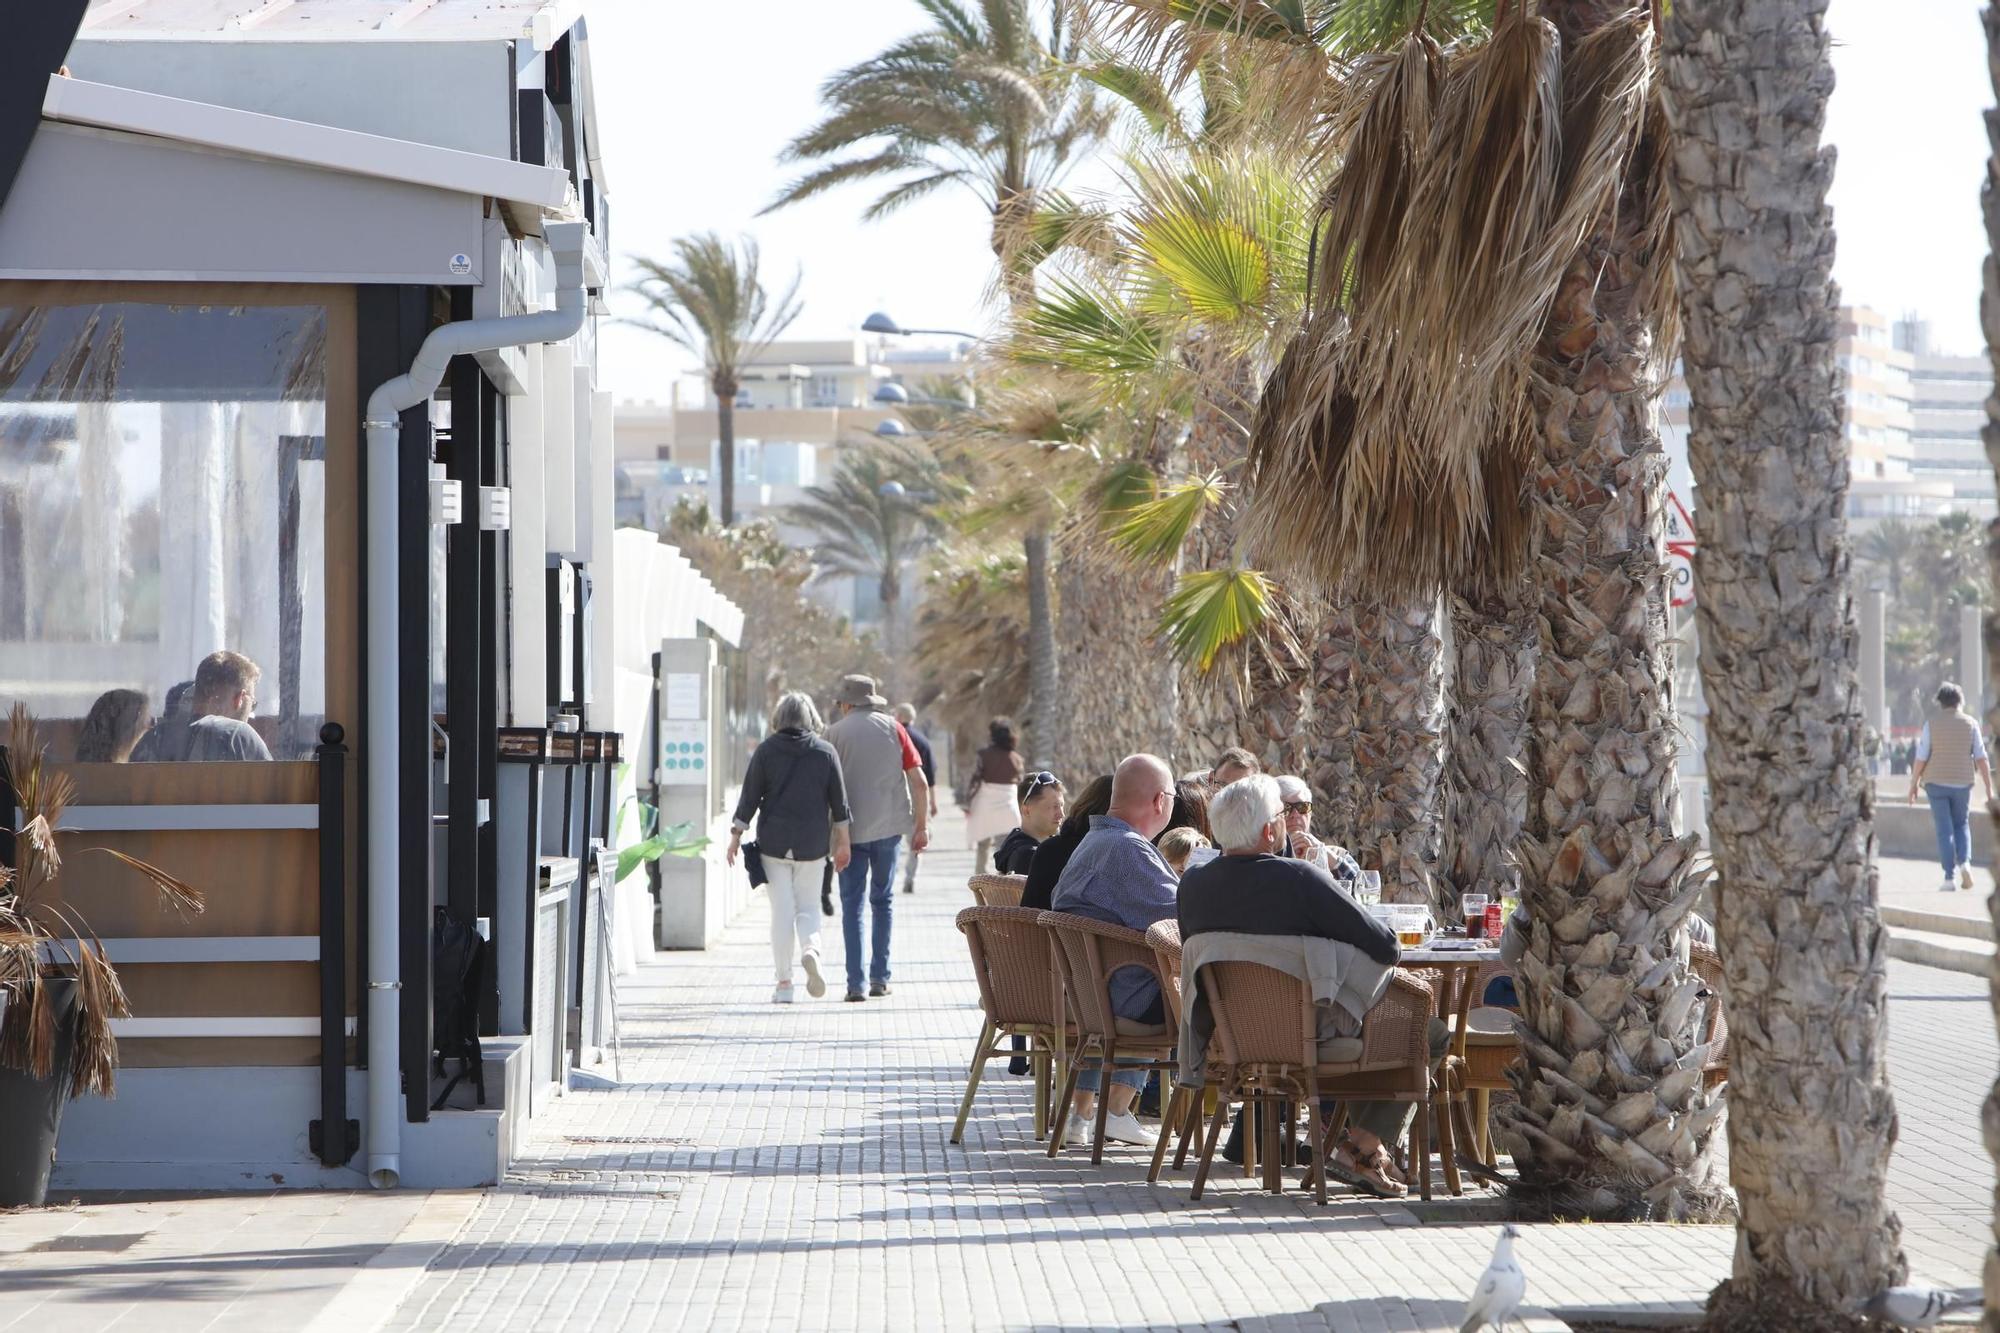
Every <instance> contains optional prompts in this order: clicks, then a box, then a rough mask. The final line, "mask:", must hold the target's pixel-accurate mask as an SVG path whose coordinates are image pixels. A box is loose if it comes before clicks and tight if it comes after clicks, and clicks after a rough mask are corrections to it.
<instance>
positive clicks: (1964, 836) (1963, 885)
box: [1910, 681, 1993, 893]
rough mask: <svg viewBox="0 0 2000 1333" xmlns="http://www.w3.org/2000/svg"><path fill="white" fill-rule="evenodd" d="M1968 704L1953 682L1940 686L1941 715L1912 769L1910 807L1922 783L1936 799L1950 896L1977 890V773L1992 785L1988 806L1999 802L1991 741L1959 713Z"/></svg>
mask: <svg viewBox="0 0 2000 1333" xmlns="http://www.w3.org/2000/svg"><path fill="white" fill-rule="evenodd" d="M1964 702H1965V695H1964V694H1963V693H1961V692H1960V690H1959V688H1958V686H1956V685H1954V684H1952V683H1951V682H1950V681H1946V682H1945V683H1944V684H1942V685H1940V686H1938V692H1937V704H1938V711H1937V712H1935V713H1933V714H1931V718H1930V721H1928V722H1926V723H1924V730H1923V734H1922V735H1920V736H1918V737H1917V762H1916V763H1915V765H1913V766H1912V767H1911V769H1910V803H1911V804H1912V805H1914V804H1916V800H1917V788H1918V786H1919V785H1921V786H1922V787H1923V790H1924V794H1925V795H1926V796H1927V797H1929V798H1930V803H1931V822H1933V823H1934V824H1936V825H1937V845H1938V861H1939V863H1940V864H1942V865H1943V866H1944V892H1946V893H1950V892H1952V891H1953V890H1955V889H1970V888H1971V887H1972V820H1971V815H1972V776H1973V774H1975V773H1977V774H1978V775H1979V780H1980V781H1981V782H1983V783H1985V784H1986V802H1987V804H1988V805H1991V804H1992V803H1993V768H1992V765H1990V764H1988V763H1987V761H1986V742H1985V740H1984V739H1983V738H1981V736H1980V734H1979V724H1978V723H1977V722H1975V721H1974V720H1973V719H1971V718H1969V717H1967V716H1966V715H1965V714H1964V713H1963V712H1961V711H1959V705H1960V704H1962V703H1964Z"/></svg>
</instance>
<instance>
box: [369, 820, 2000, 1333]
mask: <svg viewBox="0 0 2000 1333" xmlns="http://www.w3.org/2000/svg"><path fill="white" fill-rule="evenodd" d="M940 832H941V834H942V835H943V837H944V839H945V840H946V841H947V842H952V841H956V840H957V838H958V825H957V823H956V821H947V822H946V823H945V824H944V825H943V826H942V827H941V830H940ZM969 870H970V857H969V855H967V854H966V853H963V852H956V851H943V852H938V853H934V854H932V855H929V856H927V857H926V858H925V860H924V867H923V872H924V873H923V876H922V879H921V881H920V884H919V891H918V893H917V894H916V895H915V896H906V895H901V894H899V895H898V896H897V898H896V913H897V923H896V936H895V939H896V949H895V977H894V993H893V994H892V995H891V996H890V997H888V998H887V999H883V1000H871V1001H869V1002H867V1003H865V1004H846V1003H842V1002H841V1001H840V1000H839V999H838V997H837V988H836V994H835V995H830V996H829V997H828V998H827V999H825V1000H821V1001H807V1000H805V999H804V997H803V994H801V1002H800V1003H799V1004H797V1005H794V1006H791V1007H780V1006H776V1005H772V1004H770V1003H769V1002H768V996H769V987H770V980H769V959H768V953H767V948H768V946H767V944H766V943H765V940H766V934H765V932H766V924H765V919H764V912H765V910H766V908H765V905H764V903H763V901H762V899H761V897H760V898H759V899H758V900H757V901H755V902H754V903H753V904H752V906H751V908H750V909H749V911H748V912H747V913H746V914H745V916H744V917H743V919H741V920H740V921H738V922H736V923H735V924H734V925H733V926H732V928H731V929H730V931H729V932H728V935H727V937H726V939H725V940H724V941H723V942H722V943H721V944H720V945H719V946H718V947H716V948H714V949H711V950H709V951H707V952H705V953H691V954H677V955H670V956H666V957H664V958H663V959H662V960H661V961H659V962H658V963H656V964H654V965H651V966H649V967H647V968H646V969H644V971H643V973H642V974H641V975H640V976H638V977H635V978H630V979H627V980H625V981H624V982H621V985H620V991H621V995H622V997H623V1001H624V1009H623V1031H624V1048H623V1075H624V1079H625V1082H624V1084H623V1085H622V1086H620V1087H618V1088H616V1089H612V1090H589V1091H577V1092H574V1093H572V1094H571V1095H570V1096H569V1097H568V1098H567V1099H565V1100H564V1101H563V1102H562V1103H560V1104H559V1105H558V1106H557V1107H556V1108H555V1109H554V1111H553V1112H552V1113H551V1114H549V1115H548V1116H546V1117H543V1118H542V1119H541V1120H539V1121H538V1123H537V1126H536V1128H535V1131H534V1138H533V1140H532V1142H531V1143H530V1144H529V1146H528V1147H527V1150H526V1153H525V1156H524V1158H523V1159H522V1160H521V1162H520V1163H519V1165H518V1169H517V1170H516V1171H515V1173H514V1174H513V1176H512V1178H511V1179H510V1180H509V1181H508V1183H507V1184H506V1186H504V1187H503V1188H501V1189H499V1190H496V1191H493V1192H491V1193H489V1194H488V1195H487V1196H486V1197H485V1198H484V1199H483V1201H482V1202H481V1203H480V1204H479V1206H478V1207H477V1208H476V1210H475V1211H474V1212H473V1215H472V1217H471V1220H470V1221H469V1223H468V1224H467V1225H466V1226H465V1228H464V1229H463V1231H462V1232H460V1234H459V1235H458V1236H457V1237H456V1239H455V1240H454V1241H453V1242H452V1243H451V1244H449V1245H448V1246H446V1247H445V1248H444V1250H443V1251H442V1252H441V1253H440V1254H439V1255H438V1257H437V1259H436V1260H435V1261H434V1263H433V1264H432V1267H431V1270H430V1271H429V1272H428V1273H427V1274H426V1275H425V1276H424V1277H423V1279H422V1281H421V1282H420V1283H419V1284H418V1285H417V1286H416V1288H415V1289H414V1290H413V1291H412V1292H411V1294H410V1295H409V1296H408V1298H407V1299H405V1300H404V1302H403V1303H402V1305H401V1308H400V1309H399V1310H398V1311H397V1312H396V1315H395V1317H394V1319H393V1320H392V1322H391V1327H394V1328H399V1329H423V1330H430V1329H456V1328H467V1329H471V1328H480V1329H491V1328H522V1329H562V1328H580V1329H591V1330H611V1329H656V1328H688V1329H697V1328H699V1329H708V1328H714V1329H734V1328H745V1329H780V1328H783V1329H793V1328H796V1329H829V1330H831V1329H843V1330H844V1329H857V1330H858V1329H937V1328H963V1329H1021V1330H1054V1329H1083V1328H1122V1329H1140V1328H1168V1327H1194V1328H1233V1329H1242V1330H1257V1331H1258V1333H1263V1331H1264V1330H1280V1329H1340V1330H1390V1329H1397V1330H1419V1329H1452V1328H1456V1327H1457V1325H1458V1320H1459V1318H1460V1315H1461V1312H1462V1310H1463V1302H1464V1298H1465V1295H1466V1294H1467V1293H1468V1292H1469V1291H1470V1290H1471V1288H1472V1286H1473V1284H1474V1282H1475V1280H1476V1278H1477V1275H1478V1274H1479V1273H1480V1271H1481V1270H1482V1269H1483V1268H1484V1267H1485V1265H1486V1262H1487V1258H1488V1256H1489V1253H1490V1251H1491V1249H1492V1244H1493V1239H1494V1235H1495V1218H1496V1217H1497V1212H1496V1210H1495V1206H1494V1204H1493V1203H1492V1201H1491V1200H1490V1198H1488V1197H1485V1196H1480V1195H1477V1194H1474V1195H1472V1196H1470V1197H1468V1198H1467V1199H1464V1200H1444V1201H1439V1202H1435V1203H1433V1204H1431V1205H1428V1206H1411V1207H1405V1206H1402V1205H1397V1204H1379V1203H1373V1202H1364V1201H1361V1200H1359V1199H1357V1198H1356V1197H1354V1196H1352V1195H1336V1196H1335V1198H1334V1201H1333V1202H1332V1204H1331V1205H1330V1206H1328V1207H1326V1208H1323V1209H1322V1208H1320V1207H1317V1206H1315V1205H1314V1204H1313V1203H1312V1202H1311V1200H1310V1196H1307V1195H1301V1194H1298V1193H1296V1192H1295V1193H1292V1194H1290V1195H1288V1196H1286V1197H1284V1198H1272V1197H1271V1196H1268V1195H1265V1194H1262V1193H1260V1192H1258V1191H1256V1190H1255V1189H1254V1188H1252V1187H1251V1185H1250V1184H1249V1182H1247V1181H1245V1180H1244V1179H1243V1178H1242V1177H1241V1176H1240V1175H1228V1174H1225V1175H1223V1176H1222V1177H1221V1179H1220V1180H1219V1181H1218V1182H1217V1184H1216V1185H1215V1186H1214V1187H1213V1188H1212V1189H1211V1191H1210V1193H1209V1194H1208V1196H1207V1197H1206V1198H1205V1199H1204V1200H1203V1201H1202V1202H1200V1203H1193V1202H1190V1200H1189V1199H1188V1197H1187V1181H1188V1174H1187V1173H1185V1172H1184V1173H1181V1174H1179V1175H1174V1176H1170V1177H1168V1178H1166V1179H1165V1180H1163V1182H1162V1183H1161V1184H1160V1185H1159V1186H1157V1187H1148V1186H1147V1185H1146V1184H1145V1180H1144V1176H1145V1161H1144V1158H1143V1156H1142V1154H1140V1153H1139V1152H1138V1151H1137V1150H1135V1149H1120V1150H1117V1151H1115V1152H1113V1153H1111V1154H1108V1155H1107V1159H1106V1162H1105V1165H1104V1166H1103V1167H1102V1168H1093V1167H1091V1166H1090V1164H1089V1160H1088V1155H1087V1152H1086V1151H1085V1150H1084V1149H1082V1148H1080V1147H1079V1148H1072V1149H1070V1150H1069V1151H1067V1152H1065V1154H1064V1156H1063V1157H1062V1159H1061V1160H1059V1161H1054V1162H1052V1161H1050V1160H1049V1159H1048V1158H1047V1157H1046V1156H1044V1155H1043V1153H1042V1151H1041V1150H1040V1148H1039V1147H1038V1145H1036V1144H1035V1142H1034V1140H1033V1137H1032V1133H1031V1130H1030V1124H1029V1104H1028V1101H1029V1099H1028V1088H1027V1083H1026V1080H1022V1079H1013V1078H1009V1077H1008V1076H1006V1075H1005V1074H1004V1073H995V1075H994V1076H993V1077H992V1078H991V1079H990V1080H989V1083H988V1085H987V1086H986V1087H984V1088H982V1090H981V1094H980V1098H979V1101H978V1103H977V1105H976V1106H975V1110H974V1118H973V1121H972V1123H971V1125H970V1127H969V1129H968V1133H967V1142H966V1144H965V1146H964V1147H962V1148H960V1147H953V1146H951V1145H949V1144H947V1143H946V1141H945V1140H946V1135H947V1134H948V1133H949V1130H950V1122H951V1117H952V1115H953V1113H954V1111H955V1109H956V1105H957V1100H958V1097H959V1095H960V1092H961V1090H962V1088H963V1086H964V1083H963V1080H964V1062H965V1060H966V1059H967V1057H968V1053H969V1051H970V1048H971V1045H972V1042H973V1038H974V1036H975V1034H976V1033H977V1031H978V1028H979V1015H978V1010H977V1004H976V996H975V993H974V989H973V984H972V980H971V977H970V973H969V969H968V966H967V963H966V955H965V950H964V946H963V944H962V942H961V940H960V937H959V936H958V934H957V932H956V931H955V930H954V929H953V927H952V924H951V922H952V917H953V915H954V913H955V912H956V911H957V910H958V909H959V908H960V907H963V906H965V905H967V903H968V901H969V900H968V898H967V896H966V894H965V891H964V888H963V885H964V880H965V876H966V874H967V873H968V872H969ZM829 924H830V925H831V924H832V923H829ZM827 939H828V947H829V952H830V954H832V955H837V954H838V952H839V949H840V945H839V933H838V930H837V929H835V930H831V931H830V932H829V934H828V937H827ZM829 964H830V965H829V967H828V969H827V971H828V974H829V975H830V976H833V977H838V976H839V975H840V969H839V967H838V966H837V965H834V959H833V958H832V957H830V958H829ZM1891 978H1892V990H1893V993H1894V996H1895V998H1894V1000H1893V1002H1892V1005H1891V1014H1892V1024H1893V1027H1894V1049H1893V1062H1894V1075H1895V1078H1896V1081H1897V1084H1898V1088H1899V1091H1900V1092H1901V1093H1902V1096H1901V1098H1900V1101H1901V1106H1902V1142H1901V1147H1900V1149H1899V1152H1898V1157H1897V1166H1896V1175H1895V1182H1894V1193H1895V1201H1896V1205H1897V1207H1898V1209H1899V1210H1900V1212H1901V1215H1902V1218H1903V1222H1904V1228H1905V1236H1906V1240H1907V1243H1908V1246H1909V1249H1910V1252H1911V1257H1912V1261H1913V1264H1914V1266H1915V1267H1916V1269H1917V1270H1918V1271H1919V1273H1921V1274H1922V1275H1923V1276H1925V1277H1927V1278H1929V1279H1931V1280H1933V1281H1938V1282H1942V1283H1945V1284H1948V1285H1970V1284H1972V1283H1975V1282H1976V1281H1977V1274H1978V1267H1979V1262H1980V1256H1981V1246H1982V1243H1983V1240H1982V1237H1983V1234H1984V1227H1985V1224H1986V1218H1987V1217H1988V1215H1989V1210H1990V1207H1991V1202H1990V1201H1991V1197H1992V1196H1991V1193H1990V1187H1991V1184H1992V1177H1991V1171H1990V1167H1989V1164H1988V1161H1987V1158H1986V1156H1985V1154H1984V1152H1983V1151H1982V1150H1981V1148H1980V1145H1979V1140H1978V1134H1977V1129H1976V1120H1975V1117H1976V1112H1977V1107H1978V1103H1979V1100H1980V1098H1981V1097H1983V1096H1984V1094H1985V1091H1986V1086H1987V1080H1989V1079H1990V1078H1991V1077H1992V1075H1993V1071H1994V1069H1995V1066H1996V1046H1995V1041H1994V1031H1993V1023H1992V1020H1991V1017H1990V1013H1989V1011H1988V1010H1987V1008H1986V1006H1985V1003H1984V993H1983V989H1982V987H1981V983H1980V982H1979V981H1978V980H1977V979H1976V978H1972V977H1964V976H1957V975H1953V974H1949V973H1944V972H1938V971H1934V970H1931V969H1927V968H1918V967H1914V966H1910V965H1906V964H1900V963H1899V964H1892V974H1891ZM1732 1239H1733V1237H1732V1232H1731V1231H1730V1230H1729V1229H1728V1228H1716V1227H1665V1226H1643V1227H1642V1226H1538V1227H1532V1228H1528V1229H1527V1234H1526V1235H1525V1237H1524V1238H1523V1240H1522V1241H1521V1243H1520V1246H1519V1253H1520V1254H1521V1257H1522V1259H1523V1262H1524V1263H1525V1265H1526V1266H1527V1268H1528V1271H1529V1274H1530V1285H1529V1300H1530V1301H1531V1302H1532V1303H1533V1304H1535V1305H1536V1306H1538V1307H1542V1308H1544V1309H1553V1310H1556V1311H1558V1312H1560V1311H1564V1310H1570V1311H1574V1310H1579V1309H1590V1310H1596V1311H1613V1312H1617V1313H1621V1314H1627V1315H1635V1314H1641V1313H1644V1312H1649V1311H1651V1312H1660V1311H1670V1310H1675V1309H1680V1310H1691V1309H1692V1308H1694V1306H1695V1305H1696V1304H1697V1303H1698V1302H1699V1301H1701V1300H1702V1298H1703V1297H1704V1296H1705V1294H1706V1293H1707V1291H1708V1289H1709V1288H1710V1286H1711V1285H1712V1284H1713V1283H1714V1282H1715V1281H1716V1280H1718V1279H1719V1278H1720V1277H1722V1276H1724V1275H1725V1274H1726V1273H1727V1271H1728V1267H1729V1260H1730V1253H1731V1248H1732ZM1537 1326H1542V1327H1556V1328H1560V1327H1562V1325H1561V1324H1559V1323H1555V1324H1550V1323H1545V1322H1543V1321H1541V1320H1538V1321H1537Z"/></svg>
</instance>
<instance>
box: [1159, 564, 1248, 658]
mask: <svg viewBox="0 0 2000 1333" xmlns="http://www.w3.org/2000/svg"><path fill="white" fill-rule="evenodd" d="M1272 596H1273V590H1272V588H1271V584H1270V582H1269V580H1267V579H1266V578H1265V577H1264V576H1263V575H1262V574H1261V573H1259V572H1258V571H1256V570H1254V569H1202V570H1196V571H1194V572H1192V573H1188V574H1183V575H1181V576H1180V578H1179V579H1178V580H1177V581H1176V582H1175V584H1174V590H1173V592H1172V593H1171V594H1170V595H1169V596H1168V597H1167V604H1166V607H1165V609H1164V610H1163V611H1162V612H1161V615H1160V633H1161V635H1162V636H1163V637H1164V638H1165V639H1166V640H1167V643H1168V645H1169V646H1170V647H1171V648H1172V650H1173V654H1174V656H1175V657H1177V658H1178V659H1180V660H1181V661H1182V662H1185V663H1188V664H1190V665H1193V666H1195V667H1197V668H1198V669H1200V670H1202V671H1207V670H1208V669H1209V668H1210V667H1212V666H1214V665H1215V660H1216V658H1218V657H1220V656H1222V654H1223V653H1224V652H1225V651H1227V650H1228V649H1229V648H1231V647H1233V646H1235V645H1236V644H1239V643H1241V642H1243V641H1244V640H1245V639H1247V638H1249V637H1250V636H1251V635H1252V634H1254V633H1256V631H1257V630H1258V629H1259V627H1261V626H1262V625H1263V624H1264V622H1265V620H1266V619H1267V618H1268V617H1269V615H1270V612H1271V599H1272Z"/></svg>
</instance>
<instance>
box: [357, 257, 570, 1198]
mask: <svg viewBox="0 0 2000 1333" xmlns="http://www.w3.org/2000/svg"><path fill="white" fill-rule="evenodd" d="M584 232H585V228H584V224H583V223H581V222H552V223H549V224H548V225H547V226H546V227H545V228H544V229H543V236H544V239H545V240H546V241H547V243H548V247H549V251H550V254H551V255H552V256H553V258H554V259H555V266H556V308H555V309H554V310H543V311H538V312H537V313H535V314H532V315H508V316H504V317H501V318H495V319H468V320H463V321H461V322H459V323H456V324H445V325H443V326H441V327H439V328H436V329H433V330H431V333H430V336H429V337H427V338H425V339H424V345H423V346H422V347H420V348H418V349H417V355H416V359H415V360H413V361H412V362H411V363H410V368H409V370H408V371H407V372H406V373H404V374H401V375H398V376H396V377H395V378H394V379H392V380H388V381H386V382H384V383H383V384H382V385H381V386H380V387H378V388H377V389H376V390H375V392H374V393H372V394H370V395H369V396H368V414H367V416H366V418H365V419H364V420H363V421H362V425H363V427H364V428H366V430H367V432H368V456H369V459H370V460H371V463H372V464H373V466H371V467H370V468H369V469H368V555H367V565H368V648H369V653H368V735H367V741H366V751H365V753H366V755H367V762H368V769H367V771H368V811H367V814H368V1133H367V1148H366V1156H367V1170H368V1183H369V1184H371V1185H373V1186H375V1188H377V1189H394V1188H395V1187H396V1185H397V1184H398V1183H399V1182H400V1181H401V1179H402V1164H401V1157H402V1139H403V1107H402V1101H403V1086H402V1053H401V1039H400V1015H399V1013H398V1012H397V1010H398V1003H397V1002H398V999H399V992H400V991H401V990H402V989H403V982H402V967H401V960H400V957H399V954H398V948H399V936H398V930H397V926H398V922H399V918H400V912H399V905H398V901H397V900H398V899H399V897H400V896H401V887H402V882H403V866H402V855H401V852H402V848H401V846H400V835H399V831H398V829H397V813H398V811H399V810H400V809H401V805H402V793H401V790H400V786H399V784H398V782H397V766H398V764H399V762H400V759H401V753H402V738H401V734H400V729H399V726H398V722H399V718H398V716H397V713H398V697H397V696H398V694H399V690H398V688H397V679H396V677H397V667H398V660H397V653H396V644H397V621H398V619H399V615H398V610H399V609H398V606H397V582H398V571H399V568H400V560H399V553H398V551H397V549H396V532H397V526H398V525H397V521H396V520H397V515H396V508H397V505H396V495H397V469H396V467H395V466H394V463H395V458H396V450H397V447H398V442H399V439H400V436H401V423H400V422H398V420H397V416H398V414H400V413H401V412H403V411H404V410H405V409H407V408H411V407H415V406H416V405H417V404H418V403H423V402H428V401H429V400H430V397H431V395H432V394H434V393H436V392H437V387H438V384H439V383H440V382H441V381H442V380H443V379H444V372H445V369H446V368H447V367H448V366H450V364H451V359H452V358H453V357H454V356H458V355H460V354H461V353H465V352H486V351H491V350H493V349H494V348H498V347H515V346H519V345H521V344H524V343H552V342H562V341H563V340H564V339H566V338H569V337H571V336H573V335H574V334H575V333H576V331H577V330H578V329H580V328H582V327H583V316H584V307H585V301H586V297H585V294H584V289H583V246H584ZM425 1055H426V1058H428V1056H429V1052H426V1053H425Z"/></svg>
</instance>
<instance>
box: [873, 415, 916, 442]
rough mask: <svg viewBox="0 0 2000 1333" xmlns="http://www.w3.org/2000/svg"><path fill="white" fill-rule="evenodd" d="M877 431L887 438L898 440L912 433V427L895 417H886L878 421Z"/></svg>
mask: <svg viewBox="0 0 2000 1333" xmlns="http://www.w3.org/2000/svg"><path fill="white" fill-rule="evenodd" d="M875 433H876V434H877V435H879V436H881V437H882V438H883V439H885V440H898V439H901V438H902V437H903V436H905V435H908V434H909V433H910V428H909V427H908V426H905V425H904V424H903V423H902V422H900V421H898V420H896V418H894V417H884V418H883V419H882V420H881V421H879V422H877V423H876V426H875Z"/></svg>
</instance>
